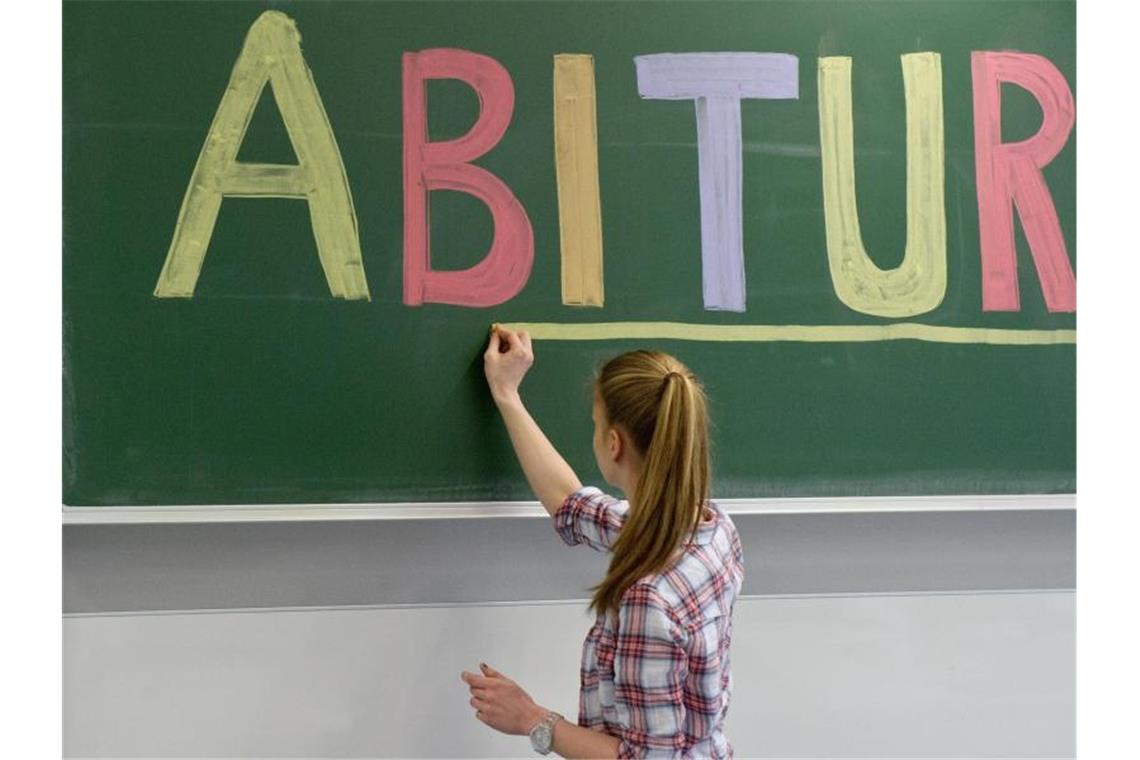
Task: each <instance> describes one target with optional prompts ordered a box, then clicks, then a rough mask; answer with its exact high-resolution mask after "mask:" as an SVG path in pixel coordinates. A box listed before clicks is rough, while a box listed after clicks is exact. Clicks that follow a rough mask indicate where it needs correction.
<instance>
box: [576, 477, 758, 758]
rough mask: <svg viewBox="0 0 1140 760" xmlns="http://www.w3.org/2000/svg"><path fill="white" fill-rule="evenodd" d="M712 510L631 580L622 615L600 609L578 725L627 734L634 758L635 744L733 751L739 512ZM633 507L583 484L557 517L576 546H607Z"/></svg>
mask: <svg viewBox="0 0 1140 760" xmlns="http://www.w3.org/2000/svg"><path fill="white" fill-rule="evenodd" d="M708 507H709V510H708V511H709V512H711V519H709V520H706V521H704V522H702V523H700V524H699V526H698V528H697V531H696V533H695V534H694V535H693V537H692V539H691V540H689V541H687V542H685V543H684V544H683V545H682V546H681V547H680V551H679V554H678V555H677V556H676V559H675V561H674V562H673V563H671V564H670V565H669V566H667V567H666V568H664V569H663V570H662V571H661V572H658V573H654V574H651V575H647V576H645V577H643V578H641V579H640V580H638V581H637V582H636V583H634V584H633V585H631V586H630V587H629V588H628V589H627V590H626V591H625V592H624V593H623V594H622V599H621V604H620V605H619V607H618V610H617V612H616V613H614V612H613V611H610V612H608V613H607V614H601V615H599V616H598V618H597V621H596V623H595V624H594V627H593V628H592V629H591V630H590V633H589V634H588V635H587V637H586V642H585V646H584V647H583V651H582V662H581V687H582V688H581V693H580V699H579V716H578V720H579V724H580V725H583V726H587V727H589V728H593V729H597V730H603V731H605V732H607V733H610V734H613V735H615V736H619V737H621V738H622V739H623V742H622V749H623V750H627V751H628V752H627V754H628V755H632V754H633V752H634V748H635V747H637V748H641V750H643V751H647V752H648V753H649V756H653V754H655V753H661V754H666V755H668V756H670V757H673V756H676V755H678V754H680V755H681V756H682V757H687V756H694V757H713V758H722V757H732V748H731V746H730V745H729V743H728V741H727V740H726V739H725V737H724V732H723V726H724V718H725V715H726V714H727V710H728V703H729V700H730V697H731V693H732V675H731V666H730V658H729V648H730V645H731V643H732V610H733V606H734V603H735V600H736V597H737V595H738V594H739V592H740V587H741V584H742V582H743V578H744V566H743V553H742V550H741V545H740V538H739V536H738V534H737V532H736V527H735V525H734V524H733V523H732V520H731V518H730V517H729V516H728V515H727V514H726V513H725V512H723V511H722V510H720V509H719V508H718V507H717V506H716V505H715V504H713V503H711V502H710V503H709V504H708ZM628 510H629V504H628V502H625V501H620V500H618V499H616V498H614V497H612V496H608V495H606V494H604V493H602V492H601V491H599V490H598V489H596V488H583V489H581V490H579V491H577V492H576V493H574V494H572V495H571V496H570V497H569V498H567V500H566V502H565V503H564V504H563V505H562V507H561V508H560V509H559V510H558V512H557V513H556V514H555V519H554V523H555V528H556V530H557V531H558V533H559V535H560V536H561V537H562V539H563V540H564V541H565V542H566V543H568V544H571V545H574V544H579V543H585V544H587V545H588V546H590V547H591V548H594V549H596V550H599V551H608V550H609V549H610V547H612V545H613V542H614V541H615V540H616V538H617V536H618V534H619V533H620V531H621V528H622V525H623V524H624V522H625V518H626V515H627V514H628ZM619 756H622V755H619Z"/></svg>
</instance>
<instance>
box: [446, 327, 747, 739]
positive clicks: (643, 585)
mask: <svg viewBox="0 0 1140 760" xmlns="http://www.w3.org/2000/svg"><path fill="white" fill-rule="evenodd" d="M533 361H534V354H533V352H532V350H531V343H530V338H529V336H528V335H527V334H526V333H525V332H518V333H516V332H513V331H511V330H508V329H505V328H503V327H501V326H496V328H495V329H494V330H493V332H492V335H491V341H490V346H489V347H488V348H487V352H486V354H485V355H484V368H485V371H486V375H487V383H488V385H489V386H490V389H491V394H492V396H493V398H494V400H495V403H496V405H497V406H498V408H499V411H500V412H501V414H502V417H503V422H504V423H505V424H506V427H507V431H508V432H509V434H510V438H511V443H512V445H513V446H514V449H515V453H516V455H517V456H518V459H519V462H520V464H521V465H522V469H523V472H524V473H525V474H526V478H527V482H528V483H529V484H530V487H531V488H532V489H533V490H534V492H535V494H536V495H537V496H538V498H539V500H540V501H541V502H542V504H543V506H544V507H546V510H547V511H548V512H549V513H550V514H551V516H552V517H553V518H554V526H555V529H556V530H557V532H558V534H559V536H561V537H562V539H563V540H564V541H565V542H566V543H567V544H570V545H575V544H580V543H584V544H586V545H588V546H590V547H591V548H593V549H596V550H599V551H609V552H611V553H612V558H611V561H610V566H609V570H608V572H607V573H606V576H605V578H604V579H603V580H602V582H601V583H600V584H599V585H598V586H596V587H595V588H594V589H593V592H594V594H593V600H592V602H591V610H592V611H594V612H596V613H597V622H596V623H595V625H594V627H593V629H592V630H591V631H590V633H589V634H588V635H587V637H586V642H585V646H584V648H583V652H582V663H581V684H582V688H581V693H580V696H579V714H578V722H577V724H575V723H571V722H569V721H567V720H566V719H564V718H563V717H562V716H561V715H558V714H557V713H553V712H551V711H549V710H547V709H545V708H543V707H540V706H538V705H537V704H535V702H534V700H532V699H531V698H530V696H529V695H528V694H527V693H526V692H525V691H524V690H523V689H522V688H521V687H519V685H518V684H516V683H515V682H513V681H511V680H510V679H509V678H507V677H506V676H504V675H503V674H502V673H499V672H498V671H496V670H494V669H493V668H490V667H489V666H487V665H485V664H484V665H482V666H481V668H482V671H483V674H482V675H478V674H474V673H463V674H462V678H463V680H464V681H465V682H466V683H467V684H468V686H469V687H470V691H471V695H472V697H471V706H472V707H474V708H475V711H476V712H475V717H476V718H478V719H479V720H481V721H483V722H484V723H486V724H487V725H489V726H491V727H492V728H494V729H496V730H499V731H502V732H504V733H508V734H518V735H524V734H529V735H530V738H531V744H532V746H533V747H534V748H535V750H536V751H538V752H539V753H541V754H547V753H549V752H550V751H552V750H553V751H554V752H557V753H558V754H559V755H561V756H563V757H567V758H625V757H702V758H704V757H709V758H730V757H732V747H731V745H730V744H729V742H728V740H727V738H726V737H725V735H724V717H725V714H726V712H727V710H728V705H729V699H730V696H731V693H732V676H731V673H730V670H729V645H730V643H731V634H732V610H733V604H734V601H735V599H736V596H737V594H738V593H739V591H740V586H741V583H742V581H743V578H744V567H743V556H742V552H741V546H740V538H739V536H738V535H737V533H736V528H735V526H734V525H733V523H732V520H731V519H730V518H729V516H728V515H727V514H726V513H724V512H723V511H721V510H720V509H719V508H718V507H717V506H716V505H715V504H713V503H712V502H710V501H708V488H709V483H708V481H709V457H708V433H707V427H708V424H707V413H706V403H705V396H704V392H703V390H702V388H701V386H700V384H699V382H698V381H697V378H696V377H695V376H693V374H692V373H691V372H689V370H688V369H687V368H686V367H685V366H684V365H683V364H681V363H680V362H679V361H677V360H676V359H674V358H673V357H671V356H669V355H667V354H663V353H658V352H652V351H632V352H630V353H626V354H622V355H621V356H618V357H616V358H614V359H612V360H610V361H609V362H608V363H607V364H606V365H605V366H604V367H603V368H602V370H601V372H600V374H599V375H598V378H597V381H596V383H595V397H594V409H593V418H594V456H595V458H596V459H597V463H598V468H599V469H600V470H601V472H602V475H603V477H604V478H605V479H606V481H607V482H608V483H609V484H610V485H612V486H615V487H617V488H618V489H620V490H621V491H622V492H623V493H624V494H625V495H626V497H627V500H625V501H621V500H618V499H616V498H614V497H612V496H607V495H606V494H604V493H602V492H601V491H599V490H598V489H597V488H591V487H587V488H583V487H582V484H581V482H580V481H579V480H578V477H577V476H576V475H575V474H574V471H573V470H572V469H571V468H570V466H569V465H568V464H567V463H566V460H564V459H563V458H562V457H561V456H560V455H559V454H558V452H557V451H556V450H555V449H554V447H553V446H552V445H551V443H550V441H549V440H547V438H546V436H545V435H543V433H542V431H541V430H540V429H539V427H538V425H537V424H536V423H535V421H534V419H533V418H531V416H530V414H529V413H528V412H527V410H526V407H525V406H523V403H522V399H521V397H520V396H519V384H520V383H521V382H522V379H523V376H524V375H525V374H526V372H527V370H528V369H529V368H530V366H531V364H532V363H533Z"/></svg>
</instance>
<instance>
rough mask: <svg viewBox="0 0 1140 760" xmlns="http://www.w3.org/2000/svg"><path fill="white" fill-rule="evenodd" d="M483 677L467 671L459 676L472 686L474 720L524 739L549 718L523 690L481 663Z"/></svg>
mask: <svg viewBox="0 0 1140 760" xmlns="http://www.w3.org/2000/svg"><path fill="white" fill-rule="evenodd" d="M479 667H480V668H481V669H482V670H483V675H482V676H479V675H476V674H475V673H468V672H466V671H464V672H463V674H462V675H461V676H460V678H462V679H463V681H464V682H465V683H466V684H467V685H468V686H470V687H471V706H472V707H474V708H475V717H476V718H478V719H479V720H481V721H483V722H484V723H486V724H487V725H488V726H490V727H491V728H493V729H495V730H496V731H501V732H502V733H504V734H512V735H515V736H525V735H526V734H528V733H530V730H531V729H532V728H534V727H535V726H536V725H538V723H539V722H540V721H541V720H542V719H543V718H544V717H546V713H547V711H546V710H545V709H543V708H541V707H539V706H538V705H537V704H535V702H534V700H533V699H531V698H530V695H529V694H527V693H526V692H525V691H523V690H522V687H521V686H519V685H518V684H517V683H515V682H514V681H512V680H511V679H509V678H507V677H506V676H504V675H503V674H502V673H500V672H499V671H497V670H495V669H494V668H492V667H491V666H489V665H486V664H484V663H480V665H479Z"/></svg>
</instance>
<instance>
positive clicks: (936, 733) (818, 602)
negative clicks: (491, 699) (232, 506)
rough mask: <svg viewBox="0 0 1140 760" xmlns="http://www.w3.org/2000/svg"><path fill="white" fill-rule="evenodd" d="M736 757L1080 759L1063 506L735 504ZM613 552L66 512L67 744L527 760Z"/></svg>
mask: <svg viewBox="0 0 1140 760" xmlns="http://www.w3.org/2000/svg"><path fill="white" fill-rule="evenodd" d="M734 520H735V522H736V524H737V528H738V529H739V531H740V535H741V540H742V543H743V545H744V551H745V564H746V573H747V574H746V578H745V583H744V597H743V598H742V599H741V600H740V601H739V602H738V606H737V610H736V618H735V623H734V637H733V652H732V657H733V672H734V677H735V681H736V692H735V695H734V699H733V702H732V706H731V710H730V713H729V719H728V726H727V728H728V732H729V737H730V739H731V740H732V742H733V743H734V745H735V748H736V751H737V755H738V756H739V757H742V758H744V757H833V758H844V757H879V758H886V757H1035V758H1040V757H1072V756H1073V754H1074V744H1075V742H1074V732H1075V715H1074V699H1075V696H1074V695H1075V684H1074V680H1075V679H1074V661H1075V650H1074V629H1075V609H1074V607H1075V605H1074V599H1075V594H1074V588H1075V540H1074V539H1075V513H1074V512H1073V510H1071V509H1061V510H1056V509H1043V510H1037V509H1030V510H1006V509H999V510H983V511H971V510H967V511H959V512H929V513H891V512H871V513H860V514H739V515H734ZM606 560H607V557H606V556H605V555H603V554H599V553H595V552H592V551H590V550H588V549H585V548H583V547H575V548H570V547H566V546H564V545H563V544H562V543H561V542H560V541H559V540H558V538H557V537H556V536H555V534H554V531H553V530H552V529H551V527H550V525H549V518H547V517H545V516H543V517H541V518H533V519H532V518H520V519H478V520H474V519H472V520H462V519H441V520H375V521H350V522H341V523H337V522H309V521H305V522H299V523H293V524H284V523H279V522H264V523H249V524H245V523H239V524H219V523H208V524H187V525H159V524H128V525H100V524H94V525H92V524H79V525H66V526H65V528H64V551H63V582H64V583H63V591H64V613H65V614H64V627H63V631H64V749H65V754H66V755H67V756H69V757H188V756H189V757H503V756H515V757H527V756H529V755H530V754H531V753H530V750H529V747H528V744H527V742H526V740H525V738H520V737H503V736H500V735H498V734H495V733H494V732H492V731H490V730H489V729H487V728H486V727H485V726H483V725H482V724H481V723H479V722H478V721H476V720H475V719H474V717H473V715H472V712H471V709H470V707H469V706H468V704H467V699H468V696H467V691H466V688H465V686H464V684H463V683H462V682H461V681H460V680H459V673H460V671H462V670H464V669H467V670H474V669H475V668H476V667H477V665H478V663H479V661H480V660H485V661H487V662H489V663H491V664H492V665H494V666H496V667H498V668H499V669H500V670H502V671H503V672H504V673H506V674H508V675H509V676H511V677H512V678H514V679H515V680H517V681H519V682H520V683H521V684H523V686H524V687H525V688H527V689H528V690H530V691H531V693H532V694H533V696H534V697H535V698H536V699H537V700H539V701H540V702H541V703H543V704H545V705H546V706H548V707H551V708H553V709H556V710H558V711H560V712H562V713H563V714H565V715H567V716H568V717H571V718H573V717H574V716H576V714H577V691H578V663H579V657H580V652H581V643H582V639H583V637H584V635H585V633H586V631H587V630H588V628H589V626H590V623H591V621H590V620H589V619H588V618H587V617H586V615H585V607H586V604H585V601H584V599H585V597H586V596H587V594H586V589H587V588H588V587H589V586H590V585H592V584H593V583H595V582H596V581H597V580H598V579H599V578H600V577H601V575H602V574H603V573H604V571H605V565H606Z"/></svg>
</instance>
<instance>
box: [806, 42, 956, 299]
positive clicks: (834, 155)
mask: <svg viewBox="0 0 1140 760" xmlns="http://www.w3.org/2000/svg"><path fill="white" fill-rule="evenodd" d="M902 68H903V83H904V89H905V91H906V151H907V162H906V202H907V209H906V236H907V240H906V253H905V255H904V257H903V262H902V264H900V265H899V267H898V268H897V269H891V270H887V271H884V270H882V269H879V267H877V266H875V263H874V262H873V261H871V259H870V258H869V257H868V256H867V252H866V250H864V248H863V238H862V234H861V233H860V231H859V211H858V209H857V208H856V204H855V161H854V156H853V154H854V149H853V147H852V144H853V142H854V127H853V125H852V117H851V59H850V58H846V57H829V58H820V59H819V141H820V151H821V154H822V157H823V212H824V223H825V226H826V230H827V260H828V265H829V267H830V269H831V280H832V283H833V284H834V286H835V293H836V295H837V296H839V299H840V300H841V301H843V303H845V304H847V306H849V307H851V308H852V309H854V310H856V311H860V312H863V313H864V314H873V315H875V316H880V317H907V316H913V315H915V314H922V313H925V312H928V311H931V310H932V309H934V308H935V307H937V306H938V305H939V304H940V303H942V298H943V296H945V294H946V211H945V208H944V202H943V174H944V162H945V158H944V155H943V154H944V151H943V142H942V59H941V57H940V56H939V55H938V54H937V53H912V54H910V55H904V56H902Z"/></svg>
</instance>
